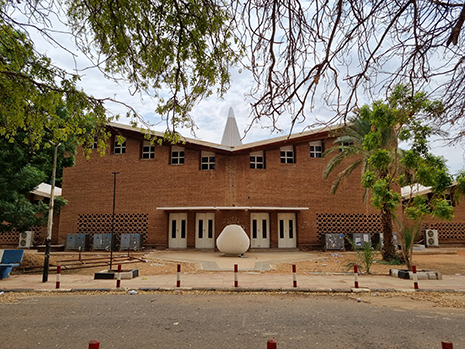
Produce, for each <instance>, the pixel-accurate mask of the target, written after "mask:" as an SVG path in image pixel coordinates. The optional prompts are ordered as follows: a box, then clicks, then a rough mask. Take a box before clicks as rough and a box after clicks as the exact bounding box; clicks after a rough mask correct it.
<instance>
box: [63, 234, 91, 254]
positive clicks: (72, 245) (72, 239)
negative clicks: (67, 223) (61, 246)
mask: <svg viewBox="0 0 465 349" xmlns="http://www.w3.org/2000/svg"><path fill="white" fill-rule="evenodd" d="M66 250H81V251H87V250H89V234H68V235H66Z"/></svg>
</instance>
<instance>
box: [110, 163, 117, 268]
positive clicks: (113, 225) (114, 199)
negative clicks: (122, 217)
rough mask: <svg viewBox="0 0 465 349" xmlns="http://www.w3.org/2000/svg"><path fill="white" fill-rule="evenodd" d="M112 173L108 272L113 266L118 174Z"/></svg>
mask: <svg viewBox="0 0 465 349" xmlns="http://www.w3.org/2000/svg"><path fill="white" fill-rule="evenodd" d="M112 173H113V215H112V216H111V241H110V270H111V269H112V266H113V237H114V234H115V204H116V175H117V174H118V173H119V172H112Z"/></svg>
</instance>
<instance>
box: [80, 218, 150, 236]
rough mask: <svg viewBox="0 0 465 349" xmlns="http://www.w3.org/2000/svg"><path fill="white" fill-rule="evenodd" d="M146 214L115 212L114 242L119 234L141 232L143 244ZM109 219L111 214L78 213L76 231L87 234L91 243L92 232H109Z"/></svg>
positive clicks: (146, 224)
mask: <svg viewBox="0 0 465 349" xmlns="http://www.w3.org/2000/svg"><path fill="white" fill-rule="evenodd" d="M148 216H149V215H148V213H133V214H130V213H129V214H115V235H116V243H117V244H119V243H120V240H121V234H141V236H142V238H143V243H144V244H145V243H146V242H147V226H148ZM111 221H112V215H111V214H80V215H78V224H77V233H79V234H89V235H90V241H91V243H92V241H93V240H94V234H109V233H111Z"/></svg>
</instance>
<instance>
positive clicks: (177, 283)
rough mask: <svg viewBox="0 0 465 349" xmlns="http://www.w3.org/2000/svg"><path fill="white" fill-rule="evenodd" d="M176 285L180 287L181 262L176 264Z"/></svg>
mask: <svg viewBox="0 0 465 349" xmlns="http://www.w3.org/2000/svg"><path fill="white" fill-rule="evenodd" d="M176 287H181V264H178V267H177V273H176Z"/></svg>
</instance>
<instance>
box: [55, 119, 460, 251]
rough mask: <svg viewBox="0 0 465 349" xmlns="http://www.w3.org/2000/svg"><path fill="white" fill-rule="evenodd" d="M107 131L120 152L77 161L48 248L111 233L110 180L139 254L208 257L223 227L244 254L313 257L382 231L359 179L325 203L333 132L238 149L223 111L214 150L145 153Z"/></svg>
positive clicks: (191, 143) (118, 228)
mask: <svg viewBox="0 0 465 349" xmlns="http://www.w3.org/2000/svg"><path fill="white" fill-rule="evenodd" d="M109 130H110V131H111V133H112V135H113V136H114V135H117V134H120V135H122V136H124V137H125V138H126V141H125V143H124V144H121V145H119V144H117V142H116V141H115V138H114V137H113V138H112V139H111V146H110V147H108V150H107V154H106V155H105V156H103V157H102V156H100V154H99V152H98V151H97V150H94V151H93V152H92V154H91V156H90V159H88V160H87V159H85V158H84V157H83V156H82V155H81V156H80V155H78V156H77V157H76V165H75V166H74V167H72V168H66V169H65V170H64V174H63V197H64V198H65V199H66V200H68V205H66V206H65V207H64V208H63V209H62V211H61V218H60V232H59V235H58V239H57V240H58V241H54V243H61V244H63V243H64V242H65V241H66V236H67V234H69V233H89V234H91V235H92V234H95V233H109V232H111V222H112V209H113V189H114V187H113V185H114V181H113V179H114V175H113V172H117V173H118V174H117V175H116V209H115V233H116V234H117V236H119V235H120V234H122V233H140V234H142V236H143V240H144V245H145V246H152V247H157V248H160V247H168V248H198V249H208V248H214V247H215V240H216V237H218V235H219V234H220V233H221V231H222V230H223V228H224V227H225V226H226V225H228V224H239V225H241V226H242V227H243V228H244V230H245V231H246V232H247V234H248V235H249V237H250V239H251V248H301V249H305V248H315V247H319V246H321V237H322V234H324V233H344V234H348V233H354V232H369V233H374V232H379V231H380V230H381V228H380V217H379V215H378V212H377V211H376V210H374V209H373V208H372V207H371V205H370V204H369V203H368V204H367V203H362V195H363V190H362V188H361V186H360V176H358V175H357V174H356V173H354V174H353V175H352V178H351V179H350V180H348V181H346V182H345V183H344V184H343V185H342V187H341V188H340V190H339V191H338V193H337V194H336V195H331V194H330V188H331V185H332V182H333V179H334V177H333V178H330V179H328V180H323V178H322V173H323V170H324V168H325V167H326V165H327V163H328V160H329V159H326V158H322V157H321V154H322V152H323V151H324V148H325V146H328V147H330V146H332V145H333V139H332V138H331V136H330V132H331V129H330V128H322V129H317V130H311V131H306V132H302V133H298V134H293V135H291V136H289V137H288V136H283V137H277V138H274V139H269V140H264V141H260V142H254V143H249V144H241V143H240V138H239V133H238V131H237V126H236V123H235V120H234V115H233V113H232V110H230V115H229V117H228V121H227V125H226V129H225V133H224V135H223V139H222V142H221V144H215V143H209V142H204V141H200V140H196V139H188V138H183V142H182V143H179V144H176V145H172V144H168V143H165V144H163V145H161V146H159V145H150V143H149V142H148V141H146V140H144V136H143V133H142V132H141V131H140V130H137V129H135V128H132V127H130V126H127V125H122V124H116V123H112V124H110V125H109ZM159 136H162V135H161V134H159ZM462 221H465V220H462ZM461 234H462V235H463V233H461ZM460 239H462V240H465V239H463V236H462V237H461V238H460ZM91 241H92V239H91Z"/></svg>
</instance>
